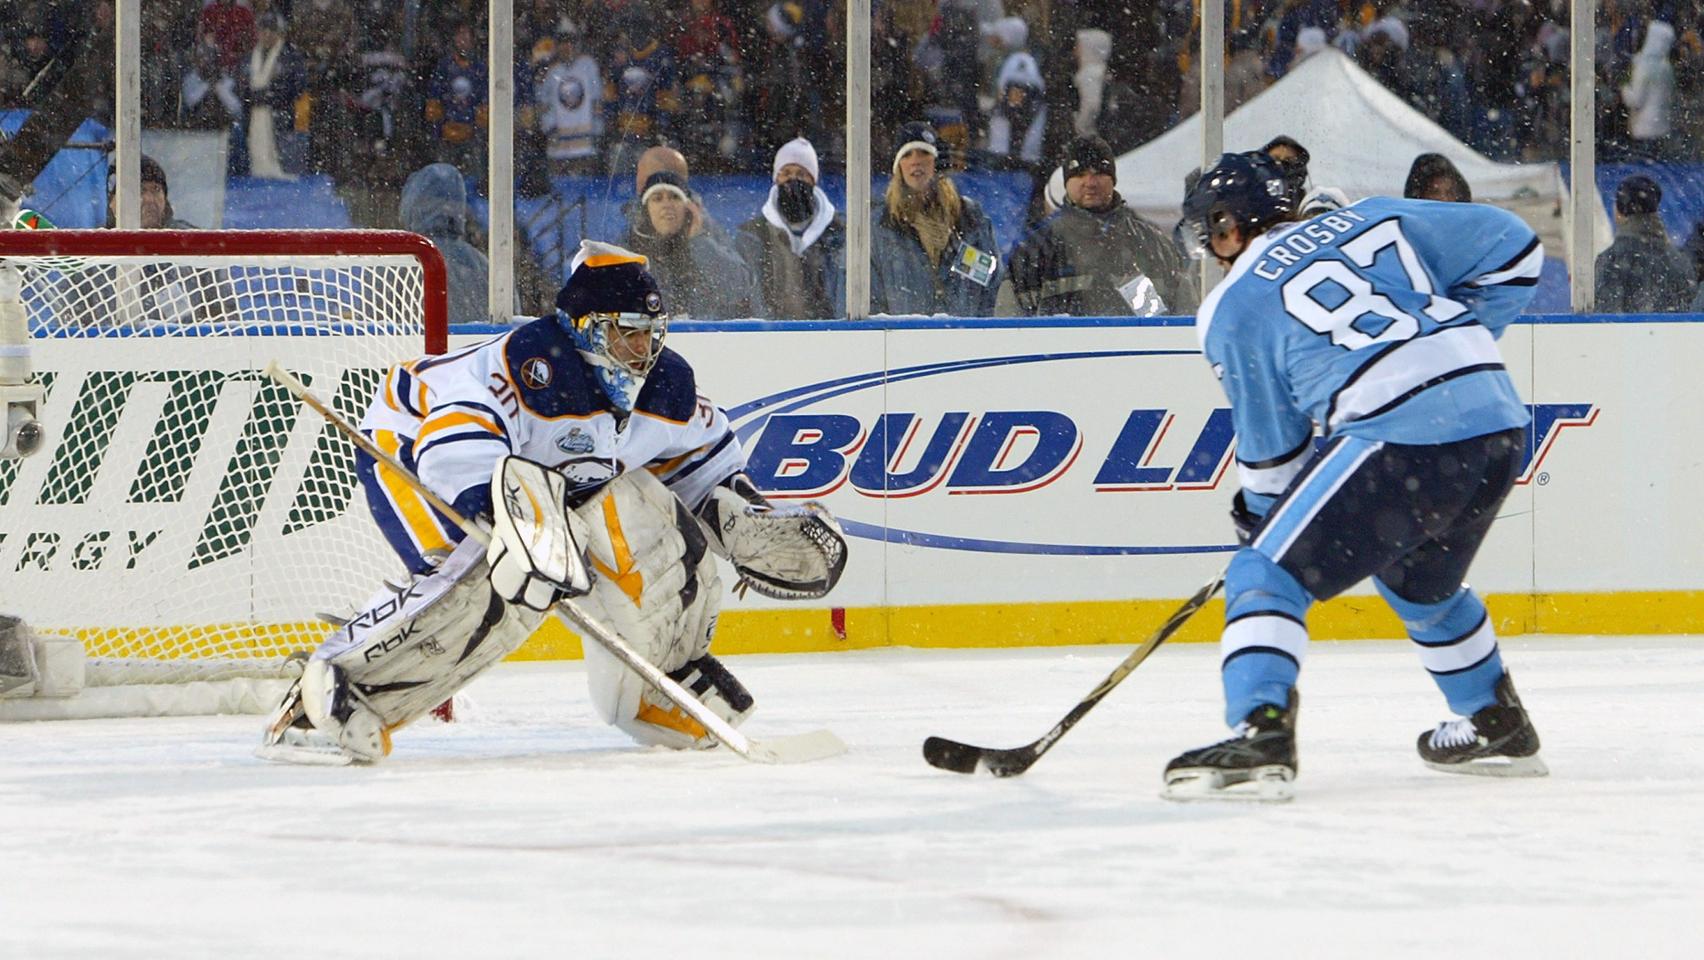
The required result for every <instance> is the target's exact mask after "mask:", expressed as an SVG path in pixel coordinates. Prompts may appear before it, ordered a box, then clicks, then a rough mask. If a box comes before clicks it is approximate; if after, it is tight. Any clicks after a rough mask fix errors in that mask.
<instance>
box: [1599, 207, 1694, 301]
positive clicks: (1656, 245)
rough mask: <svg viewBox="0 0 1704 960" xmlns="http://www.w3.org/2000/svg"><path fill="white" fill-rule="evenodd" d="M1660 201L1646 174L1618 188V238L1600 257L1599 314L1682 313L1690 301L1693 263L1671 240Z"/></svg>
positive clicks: (1616, 214) (1616, 226) (1692, 284)
mask: <svg viewBox="0 0 1704 960" xmlns="http://www.w3.org/2000/svg"><path fill="white" fill-rule="evenodd" d="M1662 202H1663V190H1662V188H1661V187H1659V186H1657V182H1656V181H1655V180H1652V179H1651V178H1650V177H1647V176H1644V175H1643V174H1634V175H1633V176H1631V177H1628V178H1627V179H1625V180H1623V181H1621V185H1620V186H1618V187H1616V188H1615V242H1614V243H1612V244H1610V246H1609V249H1608V250H1605V251H1604V252H1602V253H1600V254H1598V258H1597V309H1598V311H1599V312H1600V313H1680V312H1682V311H1684V310H1686V309H1688V308H1689V306H1690V304H1691V303H1692V296H1693V292H1694V286H1695V284H1694V282H1693V278H1692V264H1691V263H1690V262H1689V260H1688V258H1687V256H1686V255H1685V254H1683V253H1681V252H1680V251H1679V250H1677V249H1675V247H1674V245H1673V244H1671V243H1669V238H1668V232H1667V231H1666V230H1664V229H1663V221H1662V218H1661V217H1659V216H1658V215H1657V209H1658V208H1659V207H1660V206H1661V205H1662Z"/></svg>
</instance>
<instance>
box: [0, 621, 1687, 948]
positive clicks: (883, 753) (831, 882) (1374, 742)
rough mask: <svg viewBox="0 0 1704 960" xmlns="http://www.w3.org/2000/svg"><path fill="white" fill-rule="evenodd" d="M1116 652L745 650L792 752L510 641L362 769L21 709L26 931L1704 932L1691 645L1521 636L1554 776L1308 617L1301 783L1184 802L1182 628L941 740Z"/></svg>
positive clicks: (217, 735) (1194, 715)
mask: <svg viewBox="0 0 1704 960" xmlns="http://www.w3.org/2000/svg"><path fill="white" fill-rule="evenodd" d="M1128 650H1129V648H1127V647H1093V648H1074V649H1053V650H1033V651H1017V652H1007V651H971V652H962V653H961V652H952V653H940V652H919V651H913V650H882V651H874V652H857V653H842V654H824V655H811V656H805V655H795V656H781V657H738V658H730V661H729V662H730V664H731V665H732V666H733V667H734V669H735V670H736V671H737V672H738V673H739V674H740V676H741V677H742V678H743V679H744V680H745V681H746V682H747V684H748V685H749V686H750V687H751V689H752V690H753V692H754V693H755V694H756V695H757V697H758V703H759V709H758V712H757V714H756V715H755V716H754V717H753V719H752V721H751V722H750V723H749V724H748V726H747V730H748V731H749V732H750V733H752V734H753V735H754V736H757V737H760V738H761V737H762V736H763V735H764V734H765V733H769V734H770V735H775V734H780V733H796V732H802V731H804V730H807V729H811V728H814V727H817V726H821V725H826V726H829V727H831V728H832V729H834V730H835V732H837V733H839V734H840V735H841V736H842V737H843V738H845V739H846V740H847V742H848V743H850V744H851V745H852V752H851V753H850V754H848V755H846V756H844V757H841V758H837V759H834V760H828V761H824V762H820V763H815V764H809V765H803V766H791V767H765V766H759V765H754V764H748V763H745V762H743V761H741V760H740V759H739V758H737V757H735V756H733V755H732V754H729V753H727V752H725V751H716V752H710V753H694V754H674V753H668V752H664V751H642V750H638V749H635V748H634V747H632V746H631V745H630V744H629V743H628V742H627V741H626V740H625V738H624V737H623V736H622V735H620V734H619V733H616V732H615V731H612V730H610V729H608V728H606V727H603V726H602V725H601V724H599V723H597V722H596V721H595V719H594V718H593V717H592V715H591V711H590V707H589V706H588V704H587V700H586V696H585V692H584V687H583V677H582V676H581V671H580V667H579V665H578V664H536V665H533V664H521V665H506V666H504V667H502V668H500V669H499V670H498V671H496V672H495V673H494V674H493V675H491V676H489V677H487V678H485V679H483V680H481V681H480V682H479V683H477V684H476V685H475V686H474V687H473V689H472V691H471V695H472V700H473V704H474V708H475V709H473V710H471V711H470V710H464V711H463V713H464V720H463V721H462V722H459V723H456V724H452V725H444V724H436V723H423V724H421V725H419V726H418V727H414V728H410V729H409V730H407V731H404V732H403V733H401V734H399V735H398V737H397V740H396V744H397V746H396V752H395V753H394V755H393V756H392V757H391V758H390V760H388V761H387V762H386V763H384V764H383V765H382V766H380V767H377V768H372V769H358V768H307V767H288V766H276V765H270V764H266V763H263V762H261V761H258V760H255V759H252V758H251V757H250V756H249V749H250V748H251V747H252V746H253V744H254V742H255V740H256V738H257V737H258V735H259V720H258V718H254V717H242V718H229V717H221V718H199V719H168V720H126V721H81V722H60V723H40V724H12V725H3V726H0V812H3V814H4V818H3V821H0V957H4V958H49V957H77V958H132V957H134V958H144V957H146V958H156V957H172V958H198V957H218V958H233V957H237V958H241V957H300V958H314V960H317V958H331V957H362V958H392V957H396V958H414V957H421V958H467V957H561V958H580V957H650V958H655V960H672V958H682V960H696V958H705V957H729V958H736V957H737V958H741V960H767V958H789V960H793V958H817V957H830V958H839V957H859V958H863V957H874V958H882V960H897V958H910V957H930V958H944V957H973V958H1014V960H1016V958H1032V957H1047V958H1051V957H1071V958H1078V957H1151V956H1161V955H1166V956H1185V957H1187V956H1202V957H1226V958H1242V957H1261V958H1270V957H1313V956H1361V957H1392V956H1402V957H1444V956H1447V955H1450V953H1451V952H1452V951H1453V952H1456V954H1457V955H1459V956H1487V957H1492V956H1494V957H1499V958H1504V957H1510V956H1515V957H1610V956H1640V957H1653V956H1658V957H1660V956H1676V957H1678V956H1692V955H1695V953H1696V952H1697V949H1698V940H1699V935H1700V934H1701V933H1704V920H1701V919H1700V917H1699V913H1700V908H1701V907H1704V800H1701V793H1704V790H1701V788H1704V738H1701V737H1700V735H1699V733H1698V728H1699V724H1698V719H1699V716H1700V710H1701V707H1704V644H1701V642H1700V640H1699V639H1698V638H1645V639H1640V638H1634V639H1623V638H1618V639H1614V640H1594V639H1590V638H1579V639H1545V640H1539V641H1523V640H1515V641H1512V642H1508V643H1506V644H1505V654H1506V658H1507V660H1508V662H1509V663H1510V664H1511V667H1512V669H1513V670H1514V674H1515V679H1516V682H1517V684H1518V686H1519V689H1520V691H1521V693H1522V695H1523V697H1524V698H1525V700H1526V702H1527V706H1528V708H1529V709H1530V711H1531V712H1532V714H1533V717H1534V720H1535V722H1536V723H1537V725H1538V728H1539V731H1540V733H1541V734H1542V736H1543V738H1544V744H1545V747H1544V752H1543V756H1544V758H1545V759H1546V761H1547V762H1548V763H1549V765H1550V769H1551V771H1552V775H1551V776H1550V777H1549V778H1548V779H1542V780H1493V779H1485V778H1475V777H1459V776H1450V775H1447V774H1441V773H1435V772H1432V771H1429V770H1427V769H1425V768H1424V767H1422V766H1421V764H1420V762H1419V760H1418V759H1417V758H1416V756H1415V754H1414V748H1413V740H1414V737H1415V735H1416V734H1417V733H1418V732H1419V731H1420V730H1421V729H1423V728H1425V727H1428V726H1430V725H1431V724H1433V723H1435V722H1436V721H1438V720H1441V719H1443V718H1444V708H1443V706H1442V699H1441V697H1439V696H1438V694H1437V692H1436V691H1435V689H1434V688H1433V687H1432V685H1431V682H1430V681H1429V680H1428V679H1427V678H1426V676H1425V674H1424V673H1423V671H1422V670H1421V669H1420V667H1419V665H1418V663H1417V661H1416V659H1415V657H1414V656H1413V654H1412V652H1411V651H1410V650H1408V649H1407V648H1406V646H1405V645H1404V644H1401V643H1394V642H1393V643H1386V642H1359V643H1335V644H1317V645H1315V647H1314V649H1313V651H1312V654H1311V656H1310V659H1309V661H1308V664H1307V667H1306V669H1305V670H1304V674H1303V688H1302V689H1303V704H1302V713H1301V718H1300V730H1299V733H1300V738H1301V741H1300V756H1301V775H1300V777H1299V778H1298V781H1297V793H1298V796H1297V799H1296V801H1295V802H1294V803H1292V804H1289V805H1287V806H1278V807H1263V806H1254V805H1248V806H1243V805H1231V804H1214V805H1199V804H1198V805H1190V806H1183V805H1174V804H1169V803H1167V802H1165V801H1163V800H1160V799H1158V797H1157V795H1156V794H1157V790H1158V787H1159V782H1160V769H1161V768H1162V766H1163V765H1164V764H1165V762H1166V760H1167V759H1169V758H1170V757H1171V756H1172V755H1173V754H1175V753H1176V752H1178V751H1179V750H1181V749H1183V748H1186V747H1191V746H1196V745H1199V744H1200V743H1203V742H1206V741H1207V740H1210V739H1216V738H1218V737H1220V736H1222V735H1223V730H1222V727H1221V726H1219V724H1218V719H1217V718H1218V715H1219V712H1220V706H1219V694H1218V682H1217V669H1216V651H1215V649H1214V648H1213V647H1211V646H1209V645H1182V646H1168V647H1165V648H1162V649H1161V650H1160V651H1158V652H1157V653H1156V654H1155V655H1154V657H1153V658H1152V659H1151V660H1149V661H1148V662H1147V663H1146V664H1144V665H1143V666H1142V668H1141V669H1140V670H1138V671H1137V673H1136V674H1134V675H1133V676H1131V678H1130V679H1129V680H1127V681H1126V682H1125V684H1124V685H1123V686H1122V687H1120V688H1119V689H1118V690H1117V691H1116V692H1114V693H1113V694H1112V695H1111V696H1110V697H1108V699H1107V700H1106V701H1105V702H1104V703H1102V704H1101V705H1100V706H1099V707H1098V708H1097V709H1096V710H1095V712H1094V713H1093V714H1091V715H1090V716H1089V717H1088V718H1087V719H1085V720H1084V721H1083V722H1082V723H1081V724H1080V725H1079V726H1078V727H1077V728H1076V729H1075V730H1073V731H1072V732H1071V734H1070V735H1069V736H1068V737H1067V738H1066V739H1065V740H1063V741H1062V742H1061V743H1060V744H1059V745H1058V746H1057V747H1056V748H1055V749H1054V750H1053V751H1052V752H1051V753H1050V754H1048V756H1047V757H1045V758H1044V759H1043V760H1042V761H1041V762H1039V763H1038V764H1036V766H1035V767H1034V768H1033V769H1031V770H1030V771H1029V773H1028V774H1026V775H1025V776H1023V777H1021V778H1016V779H1012V780H996V779H994V778H992V777H989V776H986V775H980V776H975V777H967V776H959V775H955V774H950V773H944V772H940V771H937V770H934V769H931V768H930V767H928V766H926V765H925V764H924V763H923V761H922V759H921V756H920V753H919V748H920V744H921V742H922V740H923V738H924V737H925V736H926V735H929V734H941V735H945V736H950V737H954V738H957V739H963V740H967V741H970V742H973V743H978V744H983V745H988V746H1002V747H1003V746H1016V745H1018V744H1022V743H1026V742H1028V741H1029V740H1032V739H1034V738H1035V737H1037V736H1039V735H1040V734H1041V733H1042V732H1043V731H1045V730H1046V729H1047V728H1048V726H1049V725H1051V724H1052V723H1053V722H1054V721H1055V720H1057V719H1058V718H1059V717H1060V716H1061V715H1062V714H1063V713H1064V712H1065V711H1066V710H1067V709H1068V708H1069V707H1070V706H1071V705H1072V704H1073V703H1075V702H1076V701H1077V699H1078V698H1079V697H1081V696H1083V695H1084V694H1085V693H1087V692H1088V691H1089V690H1090V689H1091V688H1092V687H1093V686H1094V684H1095V683H1096V682H1098V681H1099V680H1100V679H1101V677H1103V676H1104V675H1105V674H1106V673H1107V672H1108V671H1109V670H1111V668H1112V667H1113V666H1114V665H1115V664H1116V663H1117V661H1118V660H1119V658H1120V657H1122V656H1123V655H1124V654H1125V653H1127V652H1128Z"/></svg>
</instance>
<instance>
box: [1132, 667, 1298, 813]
mask: <svg viewBox="0 0 1704 960" xmlns="http://www.w3.org/2000/svg"><path fill="white" fill-rule="evenodd" d="M1297 702H1298V697H1297V695H1296V692H1295V691H1294V690H1291V691H1290V704H1289V707H1288V708H1282V709H1281V708H1279V707H1274V706H1263V707H1259V708H1257V709H1256V710H1255V711H1254V712H1252V713H1250V714H1249V715H1248V718H1247V719H1245V720H1243V722H1242V723H1240V724H1238V725H1237V728H1236V735H1235V736H1233V737H1231V738H1230V739H1228V740H1221V741H1219V742H1218V743H1214V744H1210V745H1208V746H1205V747H1201V748H1199V749H1196V750H1189V751H1186V752H1185V753H1183V754H1180V755H1179V756H1178V757H1177V758H1176V759H1174V760H1172V762H1171V763H1168V764H1166V773H1165V779H1166V785H1165V789H1164V790H1162V791H1160V796H1161V797H1164V798H1165V799H1167V800H1175V801H1179V802H1191V801H1196V800H1230V801H1242V802H1253V803H1285V802H1287V801H1289V800H1291V799H1293V798H1294V797H1295V790H1294V788H1293V787H1292V785H1291V784H1292V782H1293V781H1294V780H1295V779H1296V706H1297Z"/></svg>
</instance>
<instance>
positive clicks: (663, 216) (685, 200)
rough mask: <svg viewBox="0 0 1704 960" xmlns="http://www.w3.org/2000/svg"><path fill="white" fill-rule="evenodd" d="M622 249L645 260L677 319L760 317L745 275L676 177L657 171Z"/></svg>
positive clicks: (757, 299)
mask: <svg viewBox="0 0 1704 960" xmlns="http://www.w3.org/2000/svg"><path fill="white" fill-rule="evenodd" d="M622 246H624V247H626V248H627V249H629V250H632V251H633V252H635V253H639V254H643V255H644V256H645V257H647V258H649V260H650V269H651V274H652V275H653V276H655V277H656V278H657V283H658V284H660V285H661V286H662V288H663V296H664V297H666V298H668V301H669V303H671V304H673V305H674V312H675V314H676V315H677V316H682V315H684V316H685V317H690V318H691V319H694V320H739V319H744V318H746V317H758V316H762V314H763V307H762V299H761V298H760V297H758V296H757V290H756V287H755V286H754V285H753V284H752V281H751V271H749V270H747V269H746V265H745V264H744V263H743V262H742V261H741V260H740V256H739V254H738V253H735V252H734V250H733V248H732V247H731V246H728V245H726V243H725V241H722V240H719V239H718V235H717V234H716V233H714V232H712V231H710V230H706V229H705V228H704V221H703V219H702V218H701V217H700V216H699V214H698V211H697V207H696V206H695V205H694V204H693V202H692V198H691V195H690V194H689V193H688V192H687V186H686V181H685V180H683V179H681V177H680V175H679V174H676V173H674V172H672V171H669V170H659V171H657V172H656V173H653V174H651V176H650V177H649V178H647V179H646V181H645V188H644V189H643V190H642V191H640V194H639V210H638V216H637V218H636V219H635V220H634V221H633V222H632V223H631V225H630V226H629V227H628V233H627V238H626V239H625V240H623V241H622Z"/></svg>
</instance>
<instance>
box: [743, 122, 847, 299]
mask: <svg viewBox="0 0 1704 960" xmlns="http://www.w3.org/2000/svg"><path fill="white" fill-rule="evenodd" d="M774 180H775V185H774V186H773V187H771V188H770V189H769V199H768V200H767V201H765V202H764V204H763V210H762V212H761V213H759V214H758V215H757V216H755V217H752V218H751V219H750V220H747V221H746V222H745V223H744V224H741V225H740V229H739V232H738V233H737V234H736V235H735V242H736V244H737V245H738V248H739V252H740V258H741V259H742V260H744V261H745V263H746V266H747V267H749V268H750V269H751V272H752V276H753V277H754V278H756V281H757V285H758V289H759V291H760V293H761V295H762V297H763V303H764V305H765V307H766V308H767V310H768V316H769V318H770V319H774V320H824V319H829V318H832V317H840V316H844V315H845V313H846V221H845V220H843V219H842V218H841V217H840V215H839V214H837V213H835V211H834V204H833V203H831V202H830V201H829V199H828V194H826V193H823V192H822V188H821V187H818V186H817V153H816V148H815V147H813V146H812V145H811V142H810V141H809V140H806V139H805V138H804V137H800V138H798V139H796V140H793V141H790V142H788V143H786V144H783V145H782V147H781V149H779V150H777V151H775V163H774Z"/></svg>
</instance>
